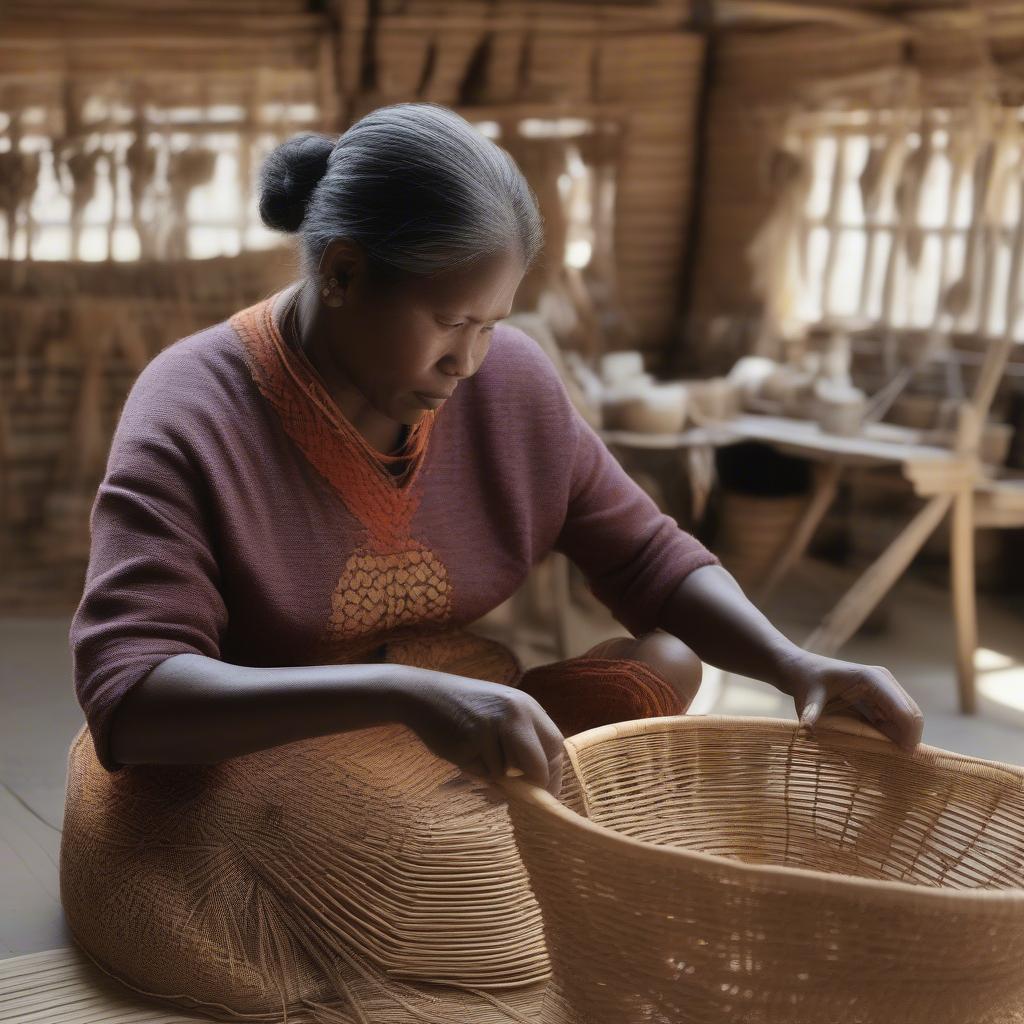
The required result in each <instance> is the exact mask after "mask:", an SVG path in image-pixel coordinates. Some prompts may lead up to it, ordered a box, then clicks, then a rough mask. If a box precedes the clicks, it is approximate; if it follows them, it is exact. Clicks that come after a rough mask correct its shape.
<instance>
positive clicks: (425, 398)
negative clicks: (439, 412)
mask: <svg viewBox="0 0 1024 1024" xmlns="http://www.w3.org/2000/svg"><path fill="white" fill-rule="evenodd" d="M413 394H414V395H415V396H416V397H417V398H418V399H419V400H420V402H421V404H423V405H425V406H426V407H427V408H428V409H438V408H440V407H441V406H442V405H444V403H445V402H447V401H448V398H449V397H450V396H448V395H446V396H445V397H444V398H434V397H433V396H432V395H426V394H424V393H423V392H422V391H414V392H413Z"/></svg>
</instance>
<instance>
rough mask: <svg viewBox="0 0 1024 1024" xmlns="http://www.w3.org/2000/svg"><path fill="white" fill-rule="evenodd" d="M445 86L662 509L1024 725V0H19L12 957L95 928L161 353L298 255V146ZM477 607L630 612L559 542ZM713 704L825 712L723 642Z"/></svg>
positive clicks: (5, 642) (865, 647)
mask: <svg viewBox="0 0 1024 1024" xmlns="http://www.w3.org/2000/svg"><path fill="white" fill-rule="evenodd" d="M407 100H429V101H433V102H437V103H442V104H445V105H447V106H450V107H452V108H454V109H455V110H457V111H459V112H460V113H461V114H462V115H463V116H465V117H466V118H468V119H469V120H470V121H472V122H473V123H474V124H475V125H476V126H477V127H478V128H479V130H480V131H481V132H483V133H485V134H486V135H487V136H488V137H489V138H492V139H494V140H495V141H496V142H498V143H499V144H500V145H502V146H503V147H505V148H506V149H507V150H509V152H510V153H512V154H513V156H514V157H515V158H516V160H517V161H518V162H519V164H520V166H521V167H522V169H523V171H524V173H525V174H526V176H527V177H528V179H529V180H530V182H531V184H532V186H533V188H534V190H535V192H536V194H537V196H538V199H539V201H540V204H541V207H542V213H543V215H544V217H545V220H546V231H547V248H546V251H545V254H544V258H543V259H542V260H540V261H538V264H537V266H536V268H535V269H534V271H533V272H531V274H530V276H529V277H528V278H527V279H526V280H525V281H524V283H523V286H522V287H521V289H520V291H519V293H518V295H517V298H516V305H515V316H514V317H513V320H512V322H514V323H516V324H517V325H519V326H521V327H522V328H523V329H524V330H526V331H527V333H529V334H530V335H531V336H532V337H533V338H534V339H535V340H536V341H537V342H538V344H540V345H541V346H542V347H543V348H544V349H545V351H546V352H547V353H548V355H549V356H550V357H551V359H552V361H553V362H554V363H555V365H556V367H557V368H558V370H559V372H560V373H561V374H562V377H563V379H564V380H565V382H566V385H567V387H568V388H569V391H570V395H571V396H572V398H573V401H574V402H575V403H576V405H577V407H578V408H579V410H580V412H581V413H582V414H583V415H584V416H585V417H586V418H587V420H588V422H590V423H591V425H592V426H593V427H594V429H595V430H598V431H599V432H600V433H601V436H602V437H603V438H604V440H605V441H606V443H607V444H608V445H609V447H610V449H611V450H612V451H613V453H614V454H615V455H616V457H617V458H618V459H620V461H621V462H622V464H623V465H624V466H625V467H626V468H627V469H628V471H629V472H630V473H631V475H632V476H633V477H634V479H636V481H637V482H638V483H639V484H640V485H641V486H642V487H643V488H644V489H645V490H646V491H647V492H648V493H649V494H650V495H651V497H652V498H653V500H655V501H656V502H657V503H658V505H659V507H660V508H661V509H662V510H663V511H665V512H666V513H668V514H670V515H672V516H673V517H674V518H676V520H677V521H678V522H679V523H680V525H681V526H683V527H684V528H685V529H687V530H690V531H692V532H694V533H695V534H696V535H697V536H698V537H700V538H701V539H702V540H703V541H705V542H706V543H707V544H708V545H709V546H710V547H712V549H713V550H715V551H716V552H717V553H718V554H719V555H720V556H721V557H722V559H723V561H724V563H725V565H726V566H727V567H728V568H730V569H731V571H733V572H734V574H735V575H736V576H737V578H738V579H739V580H740V582H741V583H742V584H743V585H744V587H745V588H746V589H747V590H748V592H749V593H750V594H751V596H752V597H753V598H754V599H755V600H756V601H757V602H758V603H759V604H760V606H761V607H763V608H764V610H765V611H766V613H767V614H768V615H769V617H770V618H772V620H773V621H775V622H776V623H777V624H778V625H779V626H780V627H781V628H782V629H783V630H784V631H785V632H787V634H788V635H791V636H792V637H793V638H794V639H796V640H797V641H798V642H800V643H802V644H805V645H806V646H808V647H810V648H812V649H815V650H819V651H821V652H823V653H830V654H836V655H838V656H840V657H843V658H847V659H849V660H854V661H863V662H867V663H871V664H884V665H886V666H887V667H889V668H891V669H892V670H893V672H894V673H895V674H896V676H897V678H898V679H899V680H900V681H901V682H902V683H903V685H904V686H905V687H906V688H907V689H908V690H909V691H910V692H911V693H912V695H913V696H914V697H915V699H916V700H917V701H918V703H919V704H920V705H921V706H922V708H923V709H924V711H925V714H926V729H925V741H926V742H928V743H931V744H933V745H936V746H942V747H946V748H948V749H954V750H958V751H962V752H964V753H970V754H974V755H977V756H982V757H989V758H994V759H998V760H1004V761H1012V762H1015V763H1021V762H1024V665H1022V662H1024V630H1022V629H1021V626H1022V624H1024V583H1022V579H1021V575H1022V569H1024V430H1022V427H1024V378H1022V374H1024V350H1022V348H1021V346H1020V341H1021V340H1022V339H1024V304H1022V301H1021V297H1022V288H1021V271H1022V266H1021V262H1022V254H1024V209H1022V182H1024V130H1022V114H1024V9H1022V8H1021V5H1020V4H1019V3H1014V2H1007V3H999V2H996V0H950V2H933V3H927V2H916V3H910V2H903V3H900V4H890V3H885V2H882V0H845V2H844V0H835V2H832V3H827V2H819V3H817V4H810V3H803V2H800V0H789V2H785V3H774V2H760V0H757V2H739V0H732V2H730V0H719V2H713V0H636V2H619V3H600V2H593V0H591V2H562V3H537V2H518V0H490V2H484V0H447V2H444V0H433V2H419V0H375V2H370V0H320V2H316V0H276V2H273V3H271V2H260V0H203V2H200V0H172V2H167V3H160V4H156V3H148V2H145V0H79V2H76V3H70V2H62V0H47V2H31V0H24V2H17V0H6V2H0V651H2V664H0V687H2V689H0V695H2V696H0V699H2V702H3V704H2V707H3V714H2V715H0V826H2V830H0V870H2V872H3V879H4V890H5V891H4V897H5V906H7V905H9V906H10V907H11V909H12V912H11V913H9V914H8V913H6V912H5V914H4V915H3V919H2V920H0V956H3V955H7V956H11V955H15V954H18V953H27V952H33V951H36V950H46V949H52V948H56V947H58V946H63V945H66V944H67V942H66V941H65V936H64V935H63V932H62V928H63V921H62V918H61V917H60V909H59V902H58V893H57V890H56V877H57V876H56V863H57V860H56V858H57V854H58V849H59V840H60V825H61V816H62V808H63V798H64V770H65V759H66V755H67V747H68V744H69V742H70V739H71V737H72V736H73V735H74V733H75V732H76V731H77V730H78V728H79V727H80V725H81V722H82V714H81V709H80V708H79V707H78V704H77V702H76V701H75V698H74V693H73V690H72V683H71V663H70V654H69V651H68V646H67V629H68V624H69V620H70V616H71V613H72V612H73V611H74V608H75V605H76V603H77V600H78V597H79V595H80V593H81V586H82V580H83V575H84V571H85V566H86V562H87V557H88V547H89V530H88V518H89V511H90V508H91V505H92V502H93V498H94V496H95V491H96V487H97V485H98V483H99V481H100V479H101V477H102V475H103V470H104V466H105V461H106V456H107V450H108V446H109V441H110V437H111V435H112V432H113V428H114V425H115V423H116V421H117V417H118V414H119V411H120V408H121V404H122V402H123V400H124V397H125V395H126V393H127V390H128V388H129V387H130V385H131V383H132V381H133V379H134V377H135V376H136V375H137V374H138V373H139V371H140V370H141V369H142V367H143V366H145V364H146V363H147V362H148V361H149V360H150V359H152V358H153V357H154V356H155V355H156V354H157V352H159V351H160V350H161V349H162V348H163V347H164V346H166V345H168V344H170V343H172V342H174V341H175V340H177V339H179V338H181V337H183V336H185V335H187V334H189V333H191V332H193V331H195V330H197V329H199V328H202V327H205V326H207V325H209V324H212V323H215V322H217V321H219V320H221V319H223V318H225V317H227V316H228V315H230V314H231V313H232V312H234V311H235V310H238V309H240V308H243V307H245V306H247V305H249V304H251V303H252V302H255V301H257V300H258V299H260V298H263V297H264V296H266V295H268V294H270V293H271V292H272V291H274V290H276V289H277V288H279V287H282V286H283V285H284V284H286V283H288V282H289V281H291V280H293V279H294V277H295V275H296V267H297V263H296V254H295V252H294V250H293V249H292V248H291V245H290V242H289V241H288V240H283V239H282V237H281V236H278V235H275V234H273V233H271V232H269V231H267V230H265V229H264V228H263V227H262V226H261V224H260V221H259V217H258V214H257V212H256V206H255V188H254V182H255V178H256V174H257V171H258V168H259V165H260V163H261V161H262V159H263V157H264V156H265V155H266V153H267V152H268V151H269V150H270V149H271V148H273V147H274V146H275V145H276V144H277V143H278V142H280V141H282V140H283V139H285V138H287V137H289V136H290V135H292V134H294V133H296V132H298V131H301V130H307V129H313V130H320V131H326V132H331V133H337V132H341V131H343V130H344V129H345V127H346V126H347V125H348V124H350V123H352V122H353V121H354V120H356V119H358V118H359V117H360V116H361V115H363V114H364V113H367V112H368V111H370V110H372V109H374V108H375V107H377V106H381V105H384V104H388V103H393V102H399V101H407ZM478 628H479V629H480V630H481V631H482V632H488V633H492V634H493V635H495V636H498V637H502V638H504V639H506V640H507V641H508V642H510V643H513V644H514V645H515V647H516V649H517V651H518V652H519V653H520V655H521V657H522V658H523V660H524V662H525V663H527V664H539V663H543V662H545V661H550V660H554V659H556V658H562V657H569V656H572V655H575V654H579V653H581V652H582V651H583V650H585V649H586V648H587V647H589V646H590V645H591V644H593V643H595V642H596V641H597V640H599V639H603V638H605V637H608V636H612V635H616V634H624V633H625V630H624V629H623V628H622V627H621V626H620V625H619V624H618V623H617V622H615V620H614V619H612V618H611V616H610V614H609V613H608V612H607V610H606V609H605V608H603V606H601V605H599V604H598V603H597V602H596V601H595V600H594V598H593V597H592V595H590V594H589V592H588V591H587V588H586V586H585V583H584V582H583V580H582V579H581V577H580V576H579V574H578V572H577V571H576V570H575V568H574V567H573V566H572V565H570V564H569V563H567V562H566V561H565V560H564V559H563V558H562V557H561V556H559V555H552V556H551V557H550V558H548V559H547V560H546V561H545V562H544V563H542V564H541V565H539V566H537V568H536V572H535V574H534V576H533V577H532V578H531V579H530V580H529V581H528V583H527V585H526V586H525V587H524V588H523V590H522V591H521V593H519V594H517V595H516V596H515V597H514V598H513V599H511V600H510V601H509V602H507V603H506V604H505V605H503V606H501V607H500V608H497V609H495V611H494V612H493V614H491V615H489V616H488V617H487V618H486V619H485V620H482V621H481V622H480V623H479V624H478ZM692 710H693V711H696V712H705V713H706V712H716V713H727V714H757V715H768V716H774V717H793V710H792V707H791V705H790V703H789V701H788V699H786V698H783V697H782V696H781V695H780V694H778V693H777V692H776V691H774V690H772V689H771V688H770V687H768V686H766V685H765V684H763V683H758V682H756V681H752V680H745V679H740V678H736V677H730V678H724V677H723V676H722V674H721V673H719V672H718V671H717V670H715V669H713V668H711V667H708V669H707V671H706V673H705V682H704V686H703V688H702V691H701V693H700V695H699V696H698V698H697V703H696V704H695V706H694V708H693V709H692ZM8 897H9V898H8Z"/></svg>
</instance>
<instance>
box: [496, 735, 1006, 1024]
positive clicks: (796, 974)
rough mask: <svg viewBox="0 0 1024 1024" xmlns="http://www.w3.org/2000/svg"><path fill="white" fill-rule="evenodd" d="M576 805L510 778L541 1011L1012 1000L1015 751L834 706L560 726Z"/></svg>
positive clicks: (811, 1012) (797, 1017)
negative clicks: (973, 749) (836, 714)
mask: <svg viewBox="0 0 1024 1024" xmlns="http://www.w3.org/2000/svg"><path fill="white" fill-rule="evenodd" d="M567 747H568V751H569V756H570V759H571V762H572V765H573V767H574V770H575V778H574V779H573V780H572V781H571V784H570V785H568V786H567V792H568V793H570V794H571V795H572V797H573V799H572V802H571V805H568V806H567V804H566V803H565V802H559V801H558V800H555V799H554V798H552V797H550V796H549V795H548V794H546V793H544V792H543V791H540V790H538V789H537V787H533V786H529V785H528V784H526V783H524V782H523V781H522V780H511V781H510V782H509V783H507V785H506V789H507V792H508V793H509V800H510V812H511V816H512V821H513V825H514V828H515V833H516V840H517V843H518V845H519V847H520V850H521V852H522V855H523V861H524V863H525V864H526V867H527V870H528V872H529V875H530V881H531V884H532V886H533V889H534V891H535V893H536V895H537V898H538V902H539V904H540V906H541V910H542V915H543V920H544V930H545V936H546V941H547V945H548V951H549V955H550V958H551V963H552V972H553V974H552V981H551V984H550V985H549V988H548V992H547V994H546V996H545V999H544V1004H543V1010H542V1014H541V1021H542V1024H584V1022H585V1024H604V1022H607V1024H629V1022H632V1021H645V1022H655V1024H670V1022H671V1024H678V1022H681V1021H686V1022H687V1024H704V1022H708V1024H710V1022H716V1024H718V1022H726V1021H728V1022H730V1024H735V1022H740V1021H742V1022H778V1024H782V1022H785V1024H801V1022H806V1024H844V1022H863V1024H867V1022H879V1024H882V1022H885V1024H896V1022H898V1024H912V1022H917V1021H920V1022H922V1024H923V1022H928V1024H937V1022H948V1024H967V1022H971V1024H995V1022H997V1021H998V1022H1002V1024H1006V1022H1008V1021H1011V1020H1015V1019H1017V1014H1018V1013H1020V1011H1021V1010H1022V1009H1024V769H1020V768H1015V767H1012V766H1009V765H1002V764H997V763H994V762H985V761H981V760H976V759H972V758H968V757H960V756H957V755H954V754H950V753H947V752H945V751H942V750H938V749H935V748H932V747H928V746H924V745H922V746H919V747H918V748H917V750H916V751H915V752H914V753H913V754H906V753H904V752H902V751H900V750H899V749H898V748H897V747H896V746H894V745H893V744H892V743H890V742H889V741H887V740H885V739H884V738H882V737H880V736H879V734H877V733H875V732H874V731H873V730H870V729H868V728H867V727H861V726H858V725H857V724H856V723H853V722H852V721H848V720H844V719H835V720H832V721H831V722H829V723H828V725H827V726H823V727H821V728H819V730H818V735H817V737H811V736H810V735H808V734H807V733H806V732H804V731H801V730H800V729H799V728H798V727H797V726H796V725H795V723H792V722H787V721H781V720H765V719H749V718H729V717H724V716H707V717H699V716H691V717H685V716H680V717H665V718H659V719H647V720H644V721H637V722H632V723H626V724H619V725H609V726H602V727H600V728H597V729H592V730H589V731H588V732H586V733H581V734H579V735H577V736H574V737H572V738H570V739H569V740H567Z"/></svg>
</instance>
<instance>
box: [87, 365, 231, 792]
mask: <svg viewBox="0 0 1024 1024" xmlns="http://www.w3.org/2000/svg"><path fill="white" fill-rule="evenodd" d="M173 348H174V346H171V349H173ZM170 351H171V350H170V349H168V350H165V352H164V353H161V355H159V356H158V357H157V359H156V360H154V362H152V363H150V365H149V366H148V367H147V368H146V369H145V370H143V372H142V374H141V375H140V376H139V377H138V378H137V380H136V382H135V384H134V386H133V387H132V390H131V391H130V393H129V395H128V398H127V399H126V401H125V404H124V407H123V409H122V412H121V416H120V419H119V421H118V425H117V429H116V430H115V432H114V437H113V440H112V443H111V449H110V454H109V457H108V461H107V467H106V473H105V476H104V479H103V481H102V483H101V484H100V486H99V490H98V491H97V494H96V498H95V500H94V502H93V506H92V511H91V514H90V519H89V527H90V534H91V542H90V552H89V565H88V568H87V571H86V579H85V586H84V590H83V593H82V598H81V601H80V603H79V605H78V608H77V610H76V612H75V615H74V617H73V619H72V622H71V630H70V634H69V641H70V645H71V652H72V659H73V664H74V686H75V694H76V696H77V698H78V702H79V704H80V705H81V707H82V710H83V711H84V712H85V718H86V722H87V724H88V727H89V731H90V733H91V735H92V740H93V745H94V747H95V749H96V756H97V759H98V760H99V762H100V764H102V765H103V767H104V768H106V769H107V771H110V772H114V771H117V770H119V769H121V768H123V767H124V765H122V764H120V763H118V762H116V761H114V759H113V758H112V756H111V753H110V725H111V719H112V717H113V714H114V711H115V710H116V708H117V706H118V704H119V703H120V702H121V700H122V699H123V698H124V696H125V695H126V694H127V693H128V692H129V691H130V690H131V689H132V688H133V687H134V686H135V685H137V684H138V683H139V682H140V681H141V680H142V679H143V678H144V677H145V676H146V674H147V673H148V672H149V671H150V670H151V669H152V668H153V667H154V666H156V665H157V664H158V663H159V662H161V661H163V660H164V659H166V658H169V657H171V656H173V655H175V654H183V653H194V654H203V655H207V656H209V657H218V656H219V652H220V638H221V636H222V635H223V630H224V628H225V626H226V623H227V611H226V607H225V603H224V600H223V598H222V595H221V591H220V587H219V582H220V581H219V569H218V564H217V560H216V558H215V555H214V549H213V544H212V541H211V530H210V523H209V515H208V509H206V508H204V500H203V499H204V496H205V495H207V494H208V491H207V489H206V485H205V482H204V479H203V474H202V472H201V469H200V467H199V465H198V464H197V452H196V447H195V444H194V435H192V434H191V433H190V431H192V430H194V429H195V423H196V418H195V416H194V415H193V413H194V411H195V410H194V407H192V408H190V405H189V402H188V400H187V396H188V389H189V385H190V384H192V385H193V387H192V394H193V395H195V393H196V388H195V386H194V385H195V384H196V383H197V382H195V381H190V379H189V375H188V373H187V372H184V373H183V372H182V367H181V366H180V365H178V366H175V365H174V364H173V363H170V362H169V360H170V355H169V353H170ZM178 362H179V363H180V360H179V361H178Z"/></svg>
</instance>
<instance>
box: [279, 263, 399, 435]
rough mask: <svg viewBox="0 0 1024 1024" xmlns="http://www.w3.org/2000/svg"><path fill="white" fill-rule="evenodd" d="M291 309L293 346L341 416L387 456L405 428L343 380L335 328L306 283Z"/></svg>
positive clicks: (343, 373) (313, 291) (299, 290)
mask: <svg viewBox="0 0 1024 1024" xmlns="http://www.w3.org/2000/svg"><path fill="white" fill-rule="evenodd" d="M297 287H298V295H297V296H296V297H295V305H294V308H293V309H292V317H293V323H294V326H295V343H296V344H298V345H299V346H300V347H301V349H302V351H303V354H304V355H305V356H306V358H307V359H308V360H309V361H310V363H312V365H313V367H314V368H315V369H316V371H317V373H318V374H320V377H321V378H322V379H323V382H324V384H325V385H326V387H327V391H328V394H330V396H331V398H332V399H333V400H334V404H335V405H336V406H337V407H338V409H339V410H340V412H341V414H342V415H343V416H344V417H345V419H346V420H348V422H349V423H351V424H352V425H353V426H354V427H355V428H356V429H357V430H358V431H359V432H360V433H361V434H362V435H363V437H365V438H366V440H367V441H368V442H369V443H370V444H371V445H372V446H373V447H374V448H376V449H377V450H378V451H380V452H384V453H385V454H391V453H393V452H395V451H396V449H398V448H399V447H400V446H401V444H402V443H403V442H404V440H405V438H406V432H405V426H404V424H402V423H398V422H397V421H395V420H392V419H390V418H389V417H387V416H384V415H382V414H381V413H379V412H378V411H377V410H376V409H374V408H373V406H372V405H371V404H370V403H369V401H368V400H367V398H366V396H365V395H363V393H362V392H361V391H359V390H358V388H356V387H355V386H354V385H352V384H350V383H349V382H348V380H347V378H346V376H345V372H344V369H343V368H342V367H341V366H340V365H339V363H338V360H337V358H336V356H335V350H336V346H337V342H336V340H335V338H336V333H337V325H336V324H333V323H332V322H331V317H330V314H328V313H327V311H326V309H325V307H324V305H323V303H322V302H320V299H319V297H318V296H317V294H316V292H315V290H314V289H313V288H312V287H310V285H309V283H308V282H307V281H303V282H301V283H300V284H299V285H298V286H297Z"/></svg>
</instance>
